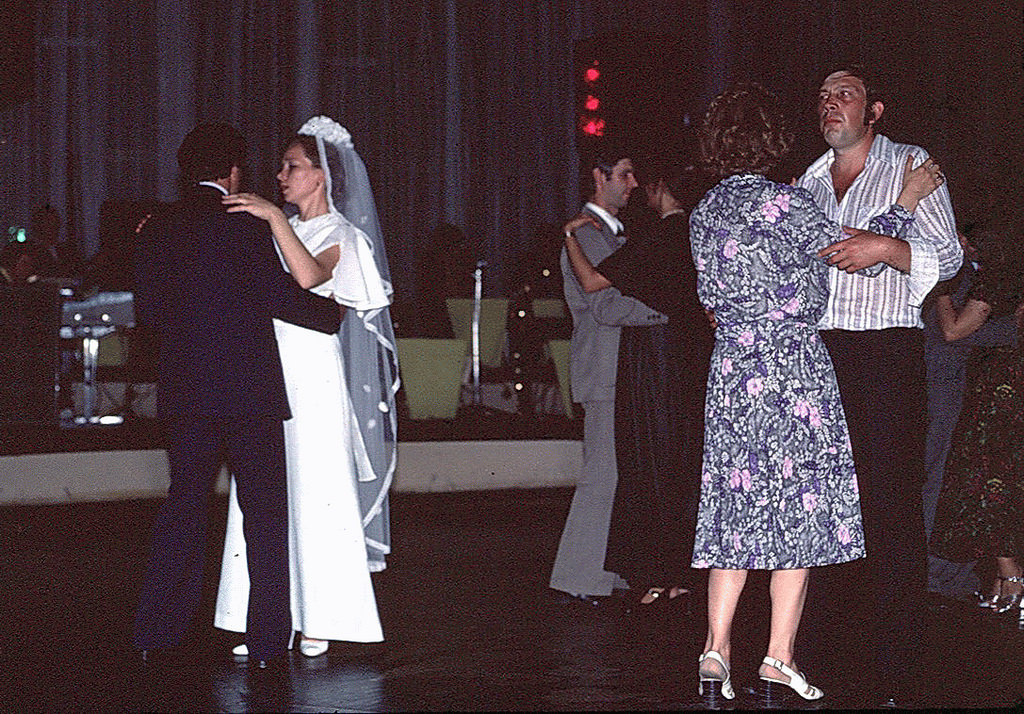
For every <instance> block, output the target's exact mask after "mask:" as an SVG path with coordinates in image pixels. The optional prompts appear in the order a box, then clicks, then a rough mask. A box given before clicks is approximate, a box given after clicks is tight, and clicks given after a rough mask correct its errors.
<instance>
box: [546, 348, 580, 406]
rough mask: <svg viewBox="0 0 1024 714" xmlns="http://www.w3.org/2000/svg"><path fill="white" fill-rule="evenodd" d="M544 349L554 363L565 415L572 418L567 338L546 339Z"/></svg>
mask: <svg viewBox="0 0 1024 714" xmlns="http://www.w3.org/2000/svg"><path fill="white" fill-rule="evenodd" d="M545 350H546V351H547V354H548V356H549V357H550V358H551V361H552V362H554V363H555V374H556V375H558V391H560V392H561V393H562V406H563V407H564V408H565V415H566V416H567V417H569V418H570V419H572V418H573V407H572V393H571V390H570V387H569V385H570V382H569V340H548V341H547V342H546V343H545Z"/></svg>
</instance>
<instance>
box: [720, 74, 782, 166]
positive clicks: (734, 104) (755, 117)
mask: <svg viewBox="0 0 1024 714" xmlns="http://www.w3.org/2000/svg"><path fill="white" fill-rule="evenodd" d="M792 142H793V137H792V135H791V134H790V133H789V131H787V130H786V122H785V120H784V119H783V116H782V112H781V111H780V110H779V107H778V103H777V101H776V99H775V95H774V94H772V93H771V92H769V91H768V90H767V89H765V88H764V87H762V86H761V85H759V84H755V83H745V84H739V85H737V86H735V87H733V88H731V89H728V90H726V91H724V92H722V93H721V94H719V95H718V96H717V97H715V99H714V101H712V102H711V106H710V107H709V108H708V112H707V114H706V115H705V117H704V125H703V127H702V128H701V136H700V153H701V159H702V160H703V162H704V165H705V166H706V168H707V169H708V171H709V172H710V173H712V174H714V175H715V176H718V177H720V178H722V177H725V176H732V175H733V174H745V173H750V174H767V173H768V172H769V171H770V170H771V169H772V168H773V167H774V166H775V165H776V164H778V163H779V161H781V160H782V158H783V157H784V156H785V155H786V153H787V152H788V151H789V147H790V145H791V144H792Z"/></svg>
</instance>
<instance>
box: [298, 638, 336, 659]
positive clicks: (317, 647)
mask: <svg viewBox="0 0 1024 714" xmlns="http://www.w3.org/2000/svg"><path fill="white" fill-rule="evenodd" d="M329 644H330V643H329V642H328V641H327V640H307V639H306V638H302V642H300V643H299V652H301V653H302V654H304V655H306V656H307V657H319V656H320V655H322V654H324V653H325V652H327V646H328V645H329Z"/></svg>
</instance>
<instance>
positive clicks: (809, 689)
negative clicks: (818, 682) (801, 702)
mask: <svg viewBox="0 0 1024 714" xmlns="http://www.w3.org/2000/svg"><path fill="white" fill-rule="evenodd" d="M761 662H762V664H764V665H766V666H768V667H773V668H775V669H777V670H779V671H780V672H782V673H783V674H784V675H786V676H787V677H789V681H788V682H783V681H781V680H778V679H773V678H772V677H765V676H764V675H762V676H761V679H764V680H766V681H769V682H778V683H779V684H785V685H786V686H788V687H789V688H790V689H792V690H793V691H795V692H799V691H800V690H801V689H802V690H803V691H804V693H805V694H807V695H811V696H814V695H815V694H818V696H821V695H820V693H819V692H820V690H819V689H818V688H817V687H815V686H813V685H811V684H810V682H808V681H807V680H806V679H805V678H804V675H803V673H802V672H798V671H797V670H795V669H793V668H792V667H790V666H789V665H787V664H786V663H785V662H783V661H782V660H780V659H775V658H774V657H765V658H764V659H763V660H761ZM798 688H799V689H798Z"/></svg>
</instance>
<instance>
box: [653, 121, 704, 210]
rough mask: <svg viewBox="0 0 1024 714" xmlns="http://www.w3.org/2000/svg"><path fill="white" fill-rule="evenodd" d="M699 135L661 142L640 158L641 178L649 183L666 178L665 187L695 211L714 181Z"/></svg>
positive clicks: (686, 206) (654, 183)
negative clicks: (702, 156) (704, 164)
mask: <svg viewBox="0 0 1024 714" xmlns="http://www.w3.org/2000/svg"><path fill="white" fill-rule="evenodd" d="M699 153H700V152H699V150H698V147H697V141H696V137H695V136H686V137H683V138H678V139H676V140H674V141H664V142H659V144H658V148H657V149H655V150H653V151H651V152H650V153H648V154H646V155H643V156H642V157H641V159H640V162H641V163H640V165H639V172H640V180H641V182H642V183H643V184H644V185H645V186H648V185H652V184H653V185H657V184H659V183H661V182H663V181H664V183H665V188H666V189H668V192H669V193H670V194H672V197H673V198H675V199H676V200H677V201H679V203H680V204H681V205H682V206H683V207H684V208H685V209H686V210H688V211H689V210H691V209H692V208H693V207H694V206H696V205H697V203H698V202H699V201H700V199H701V198H702V197H703V196H704V194H705V193H707V190H708V189H709V188H711V184H712V183H713V182H711V181H709V180H708V177H707V175H706V173H705V171H704V169H703V167H702V166H701V165H700V155H699Z"/></svg>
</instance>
